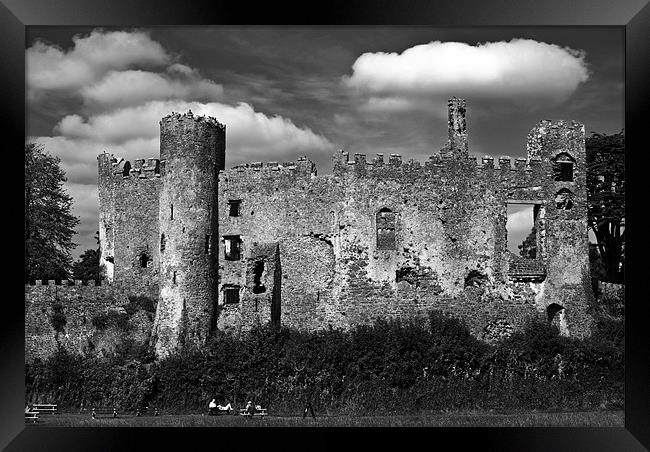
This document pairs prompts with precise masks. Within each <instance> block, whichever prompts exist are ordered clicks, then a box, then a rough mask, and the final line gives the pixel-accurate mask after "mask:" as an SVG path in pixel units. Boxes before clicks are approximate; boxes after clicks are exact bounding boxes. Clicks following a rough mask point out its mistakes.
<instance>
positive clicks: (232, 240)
mask: <svg viewBox="0 0 650 452" xmlns="http://www.w3.org/2000/svg"><path fill="white" fill-rule="evenodd" d="M223 242H224V245H225V246H224V251H225V253H224V258H225V259H226V260H227V261H238V260H240V259H241V238H240V237H239V236H238V235H225V236H224V237H223Z"/></svg>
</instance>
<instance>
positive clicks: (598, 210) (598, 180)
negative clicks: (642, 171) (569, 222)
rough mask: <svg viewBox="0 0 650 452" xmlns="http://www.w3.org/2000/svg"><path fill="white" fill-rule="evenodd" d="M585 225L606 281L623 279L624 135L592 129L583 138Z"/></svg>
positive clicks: (620, 280)
mask: <svg viewBox="0 0 650 452" xmlns="http://www.w3.org/2000/svg"><path fill="white" fill-rule="evenodd" d="M585 145H586V151H587V202H588V220H589V227H590V228H591V229H592V230H593V232H594V234H595V236H596V241H597V244H598V251H599V253H600V256H601V257H602V261H603V264H604V265H605V273H606V275H607V280H609V281H610V282H619V283H620V282H623V269H624V262H623V257H624V255H623V253H624V249H625V153H624V150H625V134H624V132H623V131H621V132H619V133H617V134H614V135H604V134H599V133H595V132H592V134H591V136H590V137H588V138H587V139H586V143H585Z"/></svg>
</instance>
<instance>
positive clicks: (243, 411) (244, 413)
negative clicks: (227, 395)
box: [239, 405, 267, 417]
mask: <svg viewBox="0 0 650 452" xmlns="http://www.w3.org/2000/svg"><path fill="white" fill-rule="evenodd" d="M239 415H240V416H251V413H249V412H247V411H246V408H240V409H239ZM252 415H253V416H261V417H264V416H266V415H267V413H266V408H262V407H260V406H259V405H258V406H256V407H255V410H253V413H252Z"/></svg>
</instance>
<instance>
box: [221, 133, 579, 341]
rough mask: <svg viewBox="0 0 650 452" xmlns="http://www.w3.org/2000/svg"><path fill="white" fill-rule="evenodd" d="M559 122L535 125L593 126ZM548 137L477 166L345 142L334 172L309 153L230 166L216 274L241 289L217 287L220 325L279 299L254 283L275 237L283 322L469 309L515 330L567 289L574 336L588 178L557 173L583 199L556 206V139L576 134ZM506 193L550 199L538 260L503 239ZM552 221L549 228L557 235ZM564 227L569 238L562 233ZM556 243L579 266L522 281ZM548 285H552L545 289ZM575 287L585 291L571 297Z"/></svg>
mask: <svg viewBox="0 0 650 452" xmlns="http://www.w3.org/2000/svg"><path fill="white" fill-rule="evenodd" d="M558 124H559V125H557V128H558V129H555V128H553V127H552V125H551V124H550V123H549V124H546V123H543V126H544V127H546V128H544V129H542V128H540V129H539V134H541V135H544V136H546V135H547V134H551V135H552V134H553V133H554V131H556V130H560V131H561V134H564V135H563V136H566V134H569V135H570V134H571V131H573V130H574V127H577V129H578V132H577V135H576V136H577V137H578V138H575V137H574V138H575V139H577V140H578V141H579V135H580V133H584V132H583V131H582V132H581V129H580V127H579V126H576V125H568V124H564V123H558ZM556 135H557V134H556ZM552 136H554V137H555V138H552V139H551V138H549V137H546V138H545V140H546V141H545V143H544V145H543V150H542V151H541V154H540V155H538V156H533V157H532V158H531V159H529V160H528V161H527V160H526V159H517V160H515V161H514V162H512V161H511V159H509V158H503V159H500V160H499V161H498V163H499V165H498V167H495V166H494V162H493V159H490V158H486V159H483V160H482V162H481V163H480V164H477V162H476V159H475V158H474V157H464V158H462V159H459V158H457V156H455V153H454V152H453V150H452V152H449V151H448V150H447V152H443V153H441V155H437V156H433V157H432V158H431V159H430V161H429V162H427V163H426V164H425V165H421V164H420V163H418V162H412V161H411V162H405V163H402V161H401V157H400V156H399V155H391V156H390V158H389V161H388V162H384V161H383V156H381V155H378V157H377V158H375V159H373V161H372V162H366V157H365V156H364V155H362V154H356V155H355V156H354V160H351V161H349V158H348V155H347V153H343V152H339V153H337V155H335V156H334V168H333V169H334V171H333V172H334V174H333V175H332V176H316V170H315V167H314V165H313V164H312V163H311V162H310V161H309V160H308V159H306V158H302V159H300V160H299V161H298V162H288V163H284V164H278V163H277V162H270V163H268V164H261V163H255V164H251V165H246V166H241V167H239V168H233V169H231V170H227V171H224V172H222V173H221V174H220V179H219V193H220V198H219V215H220V217H219V224H220V236H221V237H222V241H221V243H220V250H219V256H220V265H219V272H220V276H221V278H220V283H221V288H222V292H223V288H224V287H231V286H235V287H239V288H240V298H241V304H240V305H239V306H237V305H229V304H227V303H225V296H224V294H223V293H222V294H221V296H220V307H221V310H222V312H224V313H225V315H222V316H221V317H220V321H219V322H220V323H219V327H220V328H222V329H232V330H235V331H239V330H242V329H243V330H247V329H249V328H250V327H251V326H252V325H253V324H254V323H255V322H258V321H265V320H269V319H268V318H266V319H263V318H262V319H260V315H257V316H250V315H243V314H241V311H243V310H245V309H248V308H247V306H249V305H250V304H251V303H252V300H254V301H255V304H256V306H259V305H260V303H263V302H265V303H266V304H267V305H269V304H273V301H272V299H271V297H270V296H269V295H264V294H262V296H260V294H253V293H252V286H251V281H252V279H251V278H250V275H249V274H250V268H251V261H252V260H255V259H256V258H254V257H252V255H250V253H252V252H253V250H255V249H256V248H258V247H259V246H261V245H265V244H266V245H267V246H269V245H272V244H278V249H279V252H278V254H279V261H280V266H281V273H282V274H281V278H280V279H281V295H280V297H281V301H280V305H281V308H280V310H281V323H282V324H285V325H290V326H293V327H298V328H306V329H319V328H323V327H326V326H328V325H331V326H332V327H343V328H347V327H350V326H353V325H358V324H361V323H368V322H370V321H372V320H373V319H374V318H376V317H402V318H409V317H412V316H415V315H420V314H423V313H425V312H426V311H427V310H429V309H432V308H435V309H440V310H443V311H447V312H450V313H453V314H456V315H460V316H461V317H463V318H465V319H466V320H467V321H468V323H469V324H470V325H471V326H472V327H473V329H474V330H475V332H476V333H478V334H484V333H485V334H487V333H486V332H485V328H488V330H489V326H490V325H492V324H504V323H507V324H509V325H511V326H512V327H513V328H517V327H520V326H521V325H522V324H523V322H524V321H525V320H526V319H527V318H530V317H531V316H536V315H539V316H545V315H547V311H546V310H547V308H548V305H550V304H551V303H550V300H551V299H552V298H557V297H560V299H561V300H562V302H563V303H565V305H562V306H564V307H566V305H571V311H572V312H571V315H569V314H567V315H566V318H564V322H565V323H566V321H567V320H568V319H570V321H569V323H571V324H572V328H571V330H572V334H576V335H582V334H586V332H587V331H588V325H587V324H586V323H588V322H587V320H586V318H585V303H584V301H585V293H584V288H582V287H580V288H579V290H577V287H576V286H574V281H575V280H577V281H578V282H579V284H582V272H583V270H584V269H585V268H588V267H586V266H583V263H585V262H586V261H585V262H583V253H582V250H581V248H580V246H579V245H580V244H581V243H582V242H583V240H586V230H583V229H582V223H579V224H577V223H575V221H576V220H574V218H581V219H586V211H584V212H583V211H582V208H583V207H584V204H583V203H582V198H581V196H582V195H580V190H579V189H578V188H577V187H581V186H582V184H583V183H584V177H577V178H576V180H575V182H573V183H569V182H562V183H559V184H560V185H562V186H564V185H567V184H571V187H570V188H572V189H573V190H574V191H577V192H578V195H577V196H576V197H575V201H576V204H575V210H572V211H566V212H562V213H561V214H560V213H558V212H557V209H555V203H554V202H553V200H554V198H555V193H556V190H558V189H559V188H563V187H558V183H555V182H553V174H552V163H551V157H552V156H551V154H550V152H551V148H553V149H555V148H558V146H559V148H560V149H565V150H566V149H567V143H565V142H564V141H562V142H561V143H558V142H557V139H556V138H557V137H556V136H555V135H552ZM572 139H573V138H572ZM450 140H451V137H450ZM554 140H555V141H554ZM562 140H564V138H562ZM538 141H539V140H538ZM569 147H570V146H569ZM571 152H572V153H579V152H580V149H572V150H571ZM582 153H583V154H584V149H583V150H582ZM581 165H582V166H581ZM583 165H584V158H583V157H582V158H581V159H578V162H577V163H576V169H575V171H576V172H579V171H580V170H584V166H583ZM233 200H238V201H240V202H241V204H240V210H241V214H240V215H239V216H237V217H232V216H230V211H229V201H233ZM510 201H516V202H524V201H525V202H527V203H538V204H539V205H540V206H543V207H544V210H548V213H547V214H546V215H545V216H544V219H543V220H542V219H540V220H538V221H539V225H540V229H541V231H542V232H546V233H547V235H546V236H545V235H544V234H540V236H542V238H540V239H539V242H540V245H543V246H540V256H539V258H538V259H537V260H534V261H527V262H523V263H522V261H526V260H523V259H519V258H517V257H514V256H512V253H510V252H508V251H507V248H506V246H507V242H506V241H507V236H506V219H507V210H506V206H507V203H508V202H510ZM547 206H548V209H547ZM382 210H388V211H390V212H387V215H391V216H392V218H394V243H395V245H394V246H393V247H392V249H388V250H386V249H381V246H380V245H379V243H380V239H379V238H378V234H379V232H378V226H380V225H378V222H382V221H384V220H383V219H382V214H381V213H380V211H382ZM544 222H546V223H544ZM549 227H550V228H553V229H551V232H550V233H549V232H548V228H549ZM556 229H557V230H560V231H564V234H565V235H566V236H567V237H563V238H560V239H555V238H554V239H552V240H546V238H547V237H548V235H549V234H550V235H556V234H558V233H559V232H556ZM229 236H239V237H240V240H241V256H242V257H241V259H240V260H238V261H230V260H225V259H223V257H224V253H225V243H224V239H223V238H224V237H229ZM568 238H572V241H570V242H566V240H568ZM585 243H586V242H585ZM574 245H578V246H577V248H575V249H574V248H573V246H574ZM547 247H550V250H552V251H553V253H555V252H556V251H557V250H558V249H562V250H564V252H568V253H569V254H567V255H565V256H563V257H562V258H563V259H568V260H569V261H571V262H573V261H575V264H574V265H573V264H572V268H570V269H569V270H566V268H565V270H564V271H569V272H571V273H572V276H571V277H570V278H568V277H567V275H564V274H557V273H554V271H555V270H554V269H551V270H550V272H549V273H548V274H547V276H546V279H544V281H539V280H537V279H535V278H533V279H531V278H528V281H526V279H527V278H523V277H522V275H520V274H519V273H521V272H522V271H523V272H524V274H525V273H526V272H528V273H530V271H531V268H533V269H537V270H538V269H539V268H542V269H543V272H542V273H543V274H546V268H547V267H549V265H551V266H559V263H558V262H557V261H558V258H557V257H555V255H552V256H550V255H549V253H548V250H546V252H544V249H545V248H547ZM584 257H586V252H585V253H584ZM572 259H573V261H572ZM511 266H512V268H511ZM472 271H475V272H479V273H480V274H482V275H485V276H486V282H485V284H483V285H482V287H481V288H478V289H477V288H476V287H473V286H470V287H465V280H466V278H467V277H468V276H469V275H470V272H472ZM533 273H535V272H533ZM537 273H539V271H537ZM272 275H273V274H272V272H270V271H267V272H265V273H264V276H265V278H266V279H265V281H264V282H265V286H266V287H271V286H272V285H273V284H274V283H275V281H274V280H273V279H272V278H273V276H272ZM513 276H514V277H513ZM224 285H225V286H224ZM545 286H547V287H546V292H547V293H552V294H553V295H552V297H549V296H547V297H544V296H540V295H539V294H542V295H543V294H544V289H545ZM560 294H561V295H560ZM576 294H578V297H579V298H580V300H581V301H580V302H579V303H578V304H572V303H571V301H570V300H571V299H572V297H574V296H575V295H576ZM558 304H559V303H558ZM248 310H250V309H248ZM257 310H258V311H259V307H258V308H257ZM238 312H240V314H239V315H237V313H238Z"/></svg>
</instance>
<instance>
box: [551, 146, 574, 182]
mask: <svg viewBox="0 0 650 452" xmlns="http://www.w3.org/2000/svg"><path fill="white" fill-rule="evenodd" d="M575 162H576V161H575V159H574V158H573V157H571V155H569V154H567V153H566V152H561V153H560V154H558V155H556V156H555V157H554V158H553V180H555V181H558V182H573V167H574V165H575Z"/></svg>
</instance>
